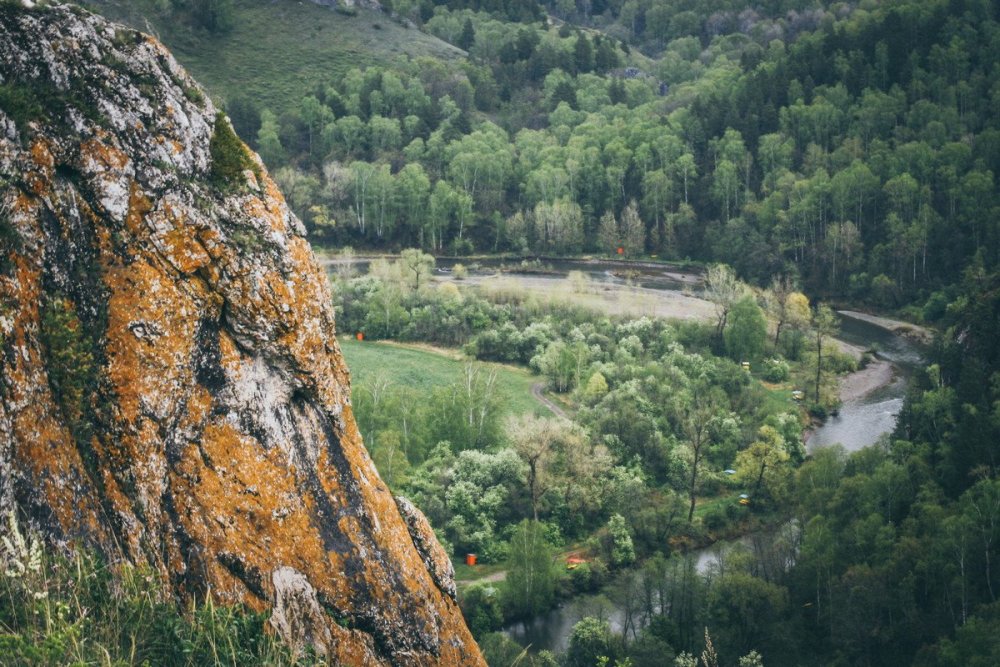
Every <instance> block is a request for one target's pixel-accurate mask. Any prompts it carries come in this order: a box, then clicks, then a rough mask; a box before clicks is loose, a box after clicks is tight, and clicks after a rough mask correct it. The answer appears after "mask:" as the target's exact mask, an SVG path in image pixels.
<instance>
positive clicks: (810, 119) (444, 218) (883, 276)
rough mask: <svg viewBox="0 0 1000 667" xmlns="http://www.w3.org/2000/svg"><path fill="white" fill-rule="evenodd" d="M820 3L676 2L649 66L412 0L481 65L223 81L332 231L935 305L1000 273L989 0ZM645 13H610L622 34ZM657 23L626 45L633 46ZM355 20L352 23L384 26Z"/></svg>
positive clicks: (239, 111)
mask: <svg viewBox="0 0 1000 667" xmlns="http://www.w3.org/2000/svg"><path fill="white" fill-rule="evenodd" d="M805 4H807V3H803V4H802V5H795V3H792V5H795V6H784V5H781V6H778V5H776V6H774V7H769V6H764V7H761V8H758V10H757V13H755V14H753V15H752V16H751V15H744V14H738V13H735V10H734V9H732V8H730V7H727V6H724V3H723V4H719V5H718V6H715V5H712V6H708V5H706V6H705V7H701V6H700V5H699V4H697V3H696V4H695V5H692V8H690V9H686V10H684V11H687V12H695V13H696V15H697V16H699V17H701V18H700V19H699V20H698V21H694V22H690V21H689V22H688V23H687V24H685V23H684V16H680V14H683V12H680V13H675V14H671V16H670V17H668V18H669V19H670V20H669V21H668V22H667V28H664V29H663V30H665V32H663V34H664V35H666V36H668V37H673V38H672V39H669V41H664V44H663V47H662V49H660V48H658V49H654V50H651V49H647V51H648V52H649V53H651V54H653V56H654V58H652V59H651V58H649V57H647V56H646V55H642V54H640V53H639V52H638V51H636V50H635V49H632V48H630V47H629V46H628V43H627V42H626V41H621V40H618V39H615V38H612V37H608V36H606V35H603V34H602V33H600V32H598V31H596V30H593V29H588V30H586V31H580V30H579V29H577V28H574V27H572V26H570V25H568V24H563V25H560V26H559V27H558V28H557V27H556V26H554V25H553V26H550V27H546V26H545V25H544V24H543V23H540V22H538V21H537V20H536V19H537V15H536V14H535V13H533V12H530V11H524V12H522V11H521V10H520V9H518V7H520V5H518V6H517V7H508V6H507V5H506V4H503V3H501V4H500V5H497V6H496V7H492V6H491V7H485V6H483V7H480V6H479V5H475V7H476V8H477V9H478V11H475V10H473V9H468V8H460V7H459V6H458V5H456V4H454V3H452V4H449V5H447V6H446V5H441V6H437V7H428V6H426V5H420V6H415V7H411V6H410V5H402V6H398V7H396V9H397V10H398V11H399V13H400V14H401V15H403V16H409V17H411V18H412V19H414V20H416V21H423V25H422V29H423V30H424V31H426V32H429V33H431V34H433V35H437V36H439V37H441V38H442V39H444V40H449V41H451V42H453V43H456V44H458V45H460V46H461V47H463V48H465V49H467V50H468V54H469V56H468V59H464V60H461V61H450V62H445V61H441V60H439V59H436V58H434V57H427V58H422V59H418V60H411V61H410V62H409V64H407V63H405V62H402V61H401V62H400V63H399V64H397V65H393V66H389V67H382V66H374V65H373V66H369V67H367V68H364V69H352V70H349V71H347V72H346V75H343V76H340V75H337V76H333V75H331V76H329V77H323V76H318V77H316V78H314V79H313V80H312V81H311V82H310V83H311V88H312V89H311V90H308V91H305V92H303V94H302V95H301V97H300V98H299V99H297V100H295V99H292V100H291V103H288V102H287V99H288V95H287V94H286V95H285V100H286V101H285V103H283V104H281V106H280V107H279V106H278V104H277V103H275V102H274V96H273V95H270V94H268V93H267V92H260V93H259V94H255V95H253V96H245V95H239V94H236V93H234V92H232V91H233V90H234V88H236V86H235V84H236V83H237V81H238V79H239V76H240V73H239V71H236V73H235V74H234V79H233V85H230V86H229V87H227V88H226V89H225V90H224V91H222V92H223V93H224V94H225V93H227V91H228V93H229V94H226V96H227V97H228V102H229V107H230V112H231V114H232V115H233V117H234V120H235V122H236V124H237V129H238V130H240V131H241V133H242V134H244V136H247V137H248V138H249V139H250V140H251V142H252V143H255V147H256V148H257V149H258V150H259V151H260V152H261V154H262V155H263V156H264V158H265V160H266V161H268V163H269V164H271V165H273V166H275V167H280V166H282V165H284V166H285V167H286V168H284V169H281V170H280V171H279V179H280V180H281V182H282V184H283V185H284V188H285V190H286V192H287V193H288V195H289V197H290V199H291V202H292V204H293V206H295V207H296V208H297V209H298V210H299V212H300V213H302V214H303V216H304V217H305V218H306V221H307V223H308V224H309V225H310V227H311V229H312V231H313V233H314V236H315V238H316V239H317V240H319V241H330V242H336V243H341V244H343V243H350V244H354V245H362V246H373V247H382V248H393V247H405V246H409V245H421V246H423V247H425V248H427V249H430V250H434V251H441V252H445V251H447V252H459V253H461V252H468V251H471V250H478V251H495V250H510V251H530V252H545V253H572V252H579V251H585V252H610V251H612V249H614V248H617V247H619V246H622V247H623V248H624V249H625V252H626V254H629V255H637V254H645V253H651V254H656V255H659V256H661V257H666V258H685V257H690V258H694V259H699V260H704V261H723V262H727V263H730V264H732V265H733V266H735V267H736V268H737V269H738V271H739V272H740V273H741V274H742V275H743V276H744V277H746V278H748V279H751V280H759V281H764V280H766V279H767V278H769V277H770V276H771V275H772V274H775V273H792V274H797V275H798V276H800V277H801V278H802V279H803V280H804V281H805V283H806V285H807V286H808V287H810V288H811V289H812V290H813V291H822V292H828V293H832V294H838V295H842V296H849V297H851V298H861V299H870V300H871V301H872V302H874V303H875V304H878V305H882V306H897V305H901V304H904V303H912V302H917V303H918V304H919V305H923V304H924V303H925V302H927V300H928V298H931V303H930V304H928V307H927V308H926V312H925V313H924V314H925V315H926V316H927V318H928V319H929V320H933V319H935V318H936V317H940V316H941V314H942V312H943V311H942V308H943V305H944V303H946V302H947V300H948V297H949V296H952V294H951V293H945V294H938V295H934V292H935V291H937V290H940V289H942V288H946V287H947V286H948V285H952V284H954V283H955V282H956V281H957V280H958V279H959V277H960V274H961V271H962V269H963V268H964V267H965V266H966V265H967V264H969V263H970V262H972V261H973V260H974V258H978V259H975V261H977V262H981V264H982V265H983V266H984V267H986V268H987V269H989V268H992V267H993V266H995V265H996V262H997V251H998V248H1000V239H998V238H997V229H996V224H995V222H994V221H995V220H996V218H997V216H996V210H997V196H996V172H997V169H998V166H1000V157H998V156H1000V128H998V125H997V124H998V122H1000V121H998V116H997V114H996V113H994V112H993V110H995V109H996V108H997V105H998V104H1000V99H998V95H1000V87H998V76H1000V74H998V71H997V69H996V67H995V66H994V63H993V54H995V53H996V52H997V51H998V49H1000V31H998V24H997V9H996V6H995V5H994V4H992V3H989V2H985V1H977V0H952V1H948V2H945V1H943V0H941V1H937V2H915V1H902V2H894V3H884V4H874V3H873V4H862V5H859V6H854V5H843V4H840V5H836V6H831V7H829V8H827V9H824V8H822V7H818V8H811V9H809V13H808V17H809V18H808V20H806V19H804V18H803V16H805V13H804V12H805V9H804V7H805ZM629 6H630V5H629V3H626V4H625V5H623V6H621V7H617V8H616V7H611V8H608V9H606V10H605V12H604V13H602V14H600V16H601V17H603V19H602V20H603V23H604V24H607V25H605V26H604V27H607V28H608V29H609V30H610V32H611V33H612V34H616V33H615V30H612V29H611V27H613V25H612V24H614V25H618V23H620V22H621V17H622V16H623V15H625V16H627V11H626V9H627V8H628V7H629ZM235 7H236V9H237V10H238V12H237V14H236V19H235V20H236V21H239V20H241V16H242V15H243V14H242V13H243V12H244V10H245V8H244V6H243V4H242V3H236V4H235ZM810 7H811V5H810ZM699 8H700V9H701V10H704V11H701V13H698V11H699ZM312 9H315V8H310V11H312ZM487 10H489V11H492V13H489V11H487ZM709 10H711V11H709ZM289 11H290V10H289ZM623 12H624V14H623ZM331 13H332V12H331ZM564 14H565V15H566V16H567V17H568V18H572V16H573V14H572V13H564ZM651 14H653V15H655V12H654V11H653V8H650V9H649V10H648V11H646V12H645V13H643V16H645V17H646V19H645V20H646V21H647V23H646V24H645V25H646V26H647V27H645V28H644V32H641V33H640V34H638V35H637V34H635V33H634V32H632V33H629V34H628V35H625V37H626V38H627V39H629V40H631V41H632V42H635V43H636V44H637V45H640V46H641V45H643V44H644V43H645V42H644V41H643V39H644V36H645V35H646V34H647V33H649V31H650V30H652V29H653V28H651V27H649V26H650V24H649V23H648V19H649V18H650V15H651ZM338 16H340V15H338ZM678 16H680V18H678ZM512 17H513V18H518V19H520V21H519V22H515V21H512V20H511V18H512ZM712 17H715V18H714V19H713V18H712ZM340 18H342V19H345V21H347V22H346V23H345V25H344V27H343V30H351V29H352V26H353V28H357V27H358V26H360V25H363V22H364V21H367V20H369V19H365V18H364V17H361V16H358V17H355V18H352V19H349V20H348V19H346V18H345V17H343V16H340ZM244 20H245V19H244ZM399 20H403V19H399ZM349 21H354V22H355V23H354V24H351V23H350V22H349ZM670 21H674V23H670ZM386 22H387V25H389V24H392V21H391V20H390V19H389V18H388V17H386ZM588 22H589V23H591V24H595V25H597V24H600V23H601V21H597V20H596V19H593V20H589V21H588ZM675 24H676V25H675ZM393 25H395V24H393ZM653 25H655V22H654V23H653ZM671 25H674V28H670V26H671ZM684 25H686V26H687V27H684V28H682V27H678V26H684ZM608 26H611V27H608ZM394 29H396V30H398V29H399V28H398V26H395V28H394ZM678 31H680V32H678ZM409 34H418V33H417V32H416V31H415V30H411V31H409ZM675 35H676V36H675ZM172 37H173V35H172V34H166V35H165V38H166V39H167V40H168V42H169V40H170V39H171V38H172ZM177 38H178V39H180V36H179V35H178V36H177ZM331 38H332V39H334V40H336V39H340V38H341V37H340V33H338V34H337V36H336V37H334V36H333V35H331ZM218 39H219V40H221V41H222V43H225V40H227V39H232V38H231V37H227V36H226V35H220V36H219V37H218ZM203 41H204V45H208V44H209V43H210V42H211V40H203ZM204 45H203V46H204ZM268 85H271V86H274V87H275V89H276V90H279V89H280V90H283V91H292V90H295V87H294V86H293V87H291V88H288V86H287V83H286V82H280V81H275V82H274V83H272V84H268ZM299 89H301V86H300V87H299ZM306 93H311V94H306ZM264 105H270V106H273V107H275V108H272V109H266V108H263V106H264ZM282 110H283V111H282ZM272 112H274V113H272Z"/></svg>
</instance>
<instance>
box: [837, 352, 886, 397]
mask: <svg viewBox="0 0 1000 667" xmlns="http://www.w3.org/2000/svg"><path fill="white" fill-rule="evenodd" d="M894 377H895V373H894V372H893V370H892V364H890V363H889V362H888V361H883V360H882V359H873V360H872V361H871V362H869V364H868V365H867V366H865V367H864V368H862V369H861V370H859V371H855V372H853V373H851V374H849V375H845V376H844V377H842V378H841V379H840V402H841V403H850V402H853V401H857V400H859V399H861V398H863V397H865V396H867V395H868V394H870V393H871V392H873V391H875V390H876V389H881V388H882V387H884V386H886V385H888V384H889V383H891V382H892V380H893V378H894Z"/></svg>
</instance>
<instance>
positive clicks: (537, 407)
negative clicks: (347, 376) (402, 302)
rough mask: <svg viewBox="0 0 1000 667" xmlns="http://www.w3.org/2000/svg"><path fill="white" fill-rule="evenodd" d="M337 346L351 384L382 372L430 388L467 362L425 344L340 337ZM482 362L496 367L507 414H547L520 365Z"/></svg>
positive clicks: (445, 382)
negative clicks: (344, 361) (351, 380)
mask: <svg viewBox="0 0 1000 667" xmlns="http://www.w3.org/2000/svg"><path fill="white" fill-rule="evenodd" d="M340 348H341V350H342V351H343V353H344V358H345V359H346V360H347V366H348V368H350V369H351V376H352V378H353V381H354V384H358V383H362V382H365V381H366V380H367V379H369V378H372V377H374V376H376V375H377V374H379V373H384V374H386V375H387V376H389V377H391V378H392V381H393V382H394V383H395V384H398V385H401V386H404V387H410V388H412V389H416V390H418V391H431V390H433V389H436V388H438V387H444V386H448V385H450V384H454V383H455V382H456V381H458V379H459V378H460V377H461V375H462V369H463V368H464V367H465V364H466V363H467V362H466V360H465V359H463V358H462V357H461V356H460V353H458V351H456V350H443V349H440V348H433V347H431V346H428V345H413V346H411V345H407V344H402V343H391V342H386V341H380V342H363V343H361V342H358V341H356V340H353V339H350V338H343V339H341V340H340ZM476 363H482V364H483V365H484V366H487V367H489V368H495V369H496V370H497V388H498V390H499V393H500V396H501V403H502V405H503V406H504V408H505V409H506V410H507V412H508V413H509V414H525V413H532V414H541V415H547V414H549V412H548V409H547V408H545V407H544V406H542V405H541V404H540V403H539V402H538V401H537V400H535V398H534V397H533V396H532V395H531V386H532V385H533V384H534V383H535V382H536V379H535V378H534V377H533V376H532V375H531V374H530V373H529V372H528V371H526V370H524V369H523V368H517V367H516V366H508V365H505V364H491V363H483V362H476Z"/></svg>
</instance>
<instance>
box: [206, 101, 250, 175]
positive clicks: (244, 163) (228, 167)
mask: <svg viewBox="0 0 1000 667" xmlns="http://www.w3.org/2000/svg"><path fill="white" fill-rule="evenodd" d="M209 152H210V153H211V155H212V167H211V177H212V181H213V182H214V183H215V185H216V187H218V188H220V189H223V190H233V189H236V188H238V187H239V186H240V185H243V184H244V183H245V179H244V177H243V172H245V171H246V170H248V169H249V170H250V171H252V172H253V173H254V175H255V176H256V177H257V180H258V181H260V178H261V174H260V169H259V168H258V167H257V164H256V163H255V162H254V161H253V160H252V159H251V158H250V153H248V152H247V148H246V146H244V145H243V142H242V141H240V138H239V137H237V136H236V132H234V131H233V126H232V125H230V124H229V119H228V118H226V114H224V113H222V112H221V111H220V112H218V113H217V114H215V128H214V130H213V131H212V139H211V141H210V142H209Z"/></svg>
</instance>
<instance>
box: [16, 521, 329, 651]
mask: <svg viewBox="0 0 1000 667" xmlns="http://www.w3.org/2000/svg"><path fill="white" fill-rule="evenodd" d="M0 664H3V665H4V666H5V667H7V666H12V667H13V666H20V665H101V666H108V667H110V666H116V667H117V666H119V665H166V666H174V665H184V666H187V665H191V666H195V665H197V666H199V667H200V666H202V665H205V666H220V665H273V666H275V667H278V666H286V665H287V666H292V665H307V664H308V665H312V664H317V660H316V659H315V657H314V656H311V655H305V656H301V655H300V656H296V655H295V654H294V653H293V652H292V650H291V649H290V648H288V647H287V646H285V645H284V644H283V643H282V642H281V641H280V640H279V639H278V638H277V637H276V636H275V635H273V634H272V633H271V632H270V631H269V629H268V628H267V619H266V615H265V614H259V613H255V612H253V611H251V610H249V609H247V608H245V607H242V606H230V607H226V606H217V605H215V604H214V603H213V602H212V600H211V596H208V597H207V599H206V600H205V601H203V602H200V603H192V604H191V605H190V606H189V607H187V608H182V607H181V606H180V605H179V604H178V603H177V602H176V601H175V600H174V599H173V597H172V596H171V595H170V594H169V593H168V592H167V591H166V590H164V588H163V586H162V584H161V581H160V576H159V575H158V574H157V573H155V572H153V571H151V570H149V569H147V568H144V567H135V566H132V565H128V564H124V563H123V564H115V565H111V564H108V563H106V562H105V561H104V560H103V559H101V558H100V557H98V556H97V555H95V554H94V553H93V552H89V551H85V550H77V551H76V552H75V553H74V554H73V555H72V556H63V555H60V554H57V553H55V552H54V551H52V550H49V549H47V548H45V547H44V546H43V544H42V540H41V539H40V537H39V536H38V534H37V533H34V532H32V531H28V530H25V529H23V528H22V527H21V526H20V524H19V522H18V521H17V518H16V516H15V514H14V513H13V512H10V513H9V514H8V515H7V516H6V517H3V526H2V528H0Z"/></svg>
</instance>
